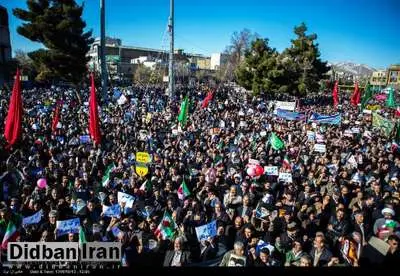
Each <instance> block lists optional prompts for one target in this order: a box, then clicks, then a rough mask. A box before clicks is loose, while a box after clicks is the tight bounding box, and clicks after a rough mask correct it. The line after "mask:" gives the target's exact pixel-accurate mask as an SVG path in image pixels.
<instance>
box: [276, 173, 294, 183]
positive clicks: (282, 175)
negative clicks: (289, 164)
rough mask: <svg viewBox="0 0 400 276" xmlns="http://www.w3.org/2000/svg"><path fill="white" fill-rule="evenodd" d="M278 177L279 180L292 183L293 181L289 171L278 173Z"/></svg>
mask: <svg viewBox="0 0 400 276" xmlns="http://www.w3.org/2000/svg"><path fill="white" fill-rule="evenodd" d="M278 179H279V180H280V181H283V182H288V183H292V182H293V179H292V174H291V173H279V178H278Z"/></svg>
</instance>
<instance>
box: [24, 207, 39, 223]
mask: <svg viewBox="0 0 400 276" xmlns="http://www.w3.org/2000/svg"><path fill="white" fill-rule="evenodd" d="M42 213H43V211H42V210H39V211H38V212H36V213H35V214H33V215H32V216H29V217H26V218H23V219H22V225H30V224H36V223H39V222H40V220H41V219H42Z"/></svg>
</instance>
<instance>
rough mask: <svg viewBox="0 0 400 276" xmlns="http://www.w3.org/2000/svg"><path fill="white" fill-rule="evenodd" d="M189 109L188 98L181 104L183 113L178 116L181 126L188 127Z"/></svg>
mask: <svg viewBox="0 0 400 276" xmlns="http://www.w3.org/2000/svg"><path fill="white" fill-rule="evenodd" d="M188 108H189V99H188V97H187V96H186V97H185V99H184V100H183V102H182V104H181V111H180V113H179V116H178V121H179V122H180V123H181V126H185V125H186V121H187V117H188Z"/></svg>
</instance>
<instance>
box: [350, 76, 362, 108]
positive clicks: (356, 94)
mask: <svg viewBox="0 0 400 276" xmlns="http://www.w3.org/2000/svg"><path fill="white" fill-rule="evenodd" d="M360 98H361V93H360V89H358V82H356V84H355V86H354V93H353V96H351V105H352V106H357V105H358V104H359V103H360Z"/></svg>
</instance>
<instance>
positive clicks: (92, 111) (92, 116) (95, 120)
mask: <svg viewBox="0 0 400 276" xmlns="http://www.w3.org/2000/svg"><path fill="white" fill-rule="evenodd" d="M90 81H91V87H90V99H89V134H90V137H91V138H92V139H93V141H95V143H96V144H100V140H101V136H100V126H99V113H98V110H97V99H96V89H95V86H94V76H93V73H92V74H90Z"/></svg>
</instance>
